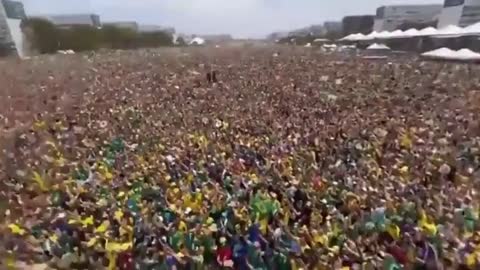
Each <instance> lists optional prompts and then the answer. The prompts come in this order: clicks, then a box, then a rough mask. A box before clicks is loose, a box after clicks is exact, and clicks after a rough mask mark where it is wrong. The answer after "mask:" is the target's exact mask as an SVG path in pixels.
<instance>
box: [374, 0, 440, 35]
mask: <svg viewBox="0 0 480 270" xmlns="http://www.w3.org/2000/svg"><path fill="white" fill-rule="evenodd" d="M441 12H442V5H398V6H382V7H379V8H377V12H376V16H375V22H374V26H373V30H374V31H377V32H381V31H393V30H396V29H398V27H399V26H401V25H402V24H405V23H411V24H423V23H429V22H432V21H435V20H437V19H438V17H439V15H440V13H441Z"/></svg>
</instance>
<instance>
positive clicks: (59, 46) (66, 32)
mask: <svg viewBox="0 0 480 270" xmlns="http://www.w3.org/2000/svg"><path fill="white" fill-rule="evenodd" d="M22 29H23V31H24V33H25V37H26V39H27V42H28V44H29V45H30V46H31V49H32V50H35V51H37V52H39V53H42V54H43V53H54V52H56V51H58V50H74V51H91V50H97V49H100V48H111V49H136V48H152V47H160V46H171V45H173V37H172V35H170V34H169V33H166V32H162V31H157V32H148V33H141V32H136V31H134V30H132V29H126V28H118V27H114V26H104V27H102V28H95V27H92V26H71V27H64V28H63V27H62V28H59V27H56V26H55V25H53V24H52V23H51V22H49V21H47V20H43V19H27V20H24V21H23V22H22Z"/></svg>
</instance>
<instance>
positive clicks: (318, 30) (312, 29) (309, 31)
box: [288, 24, 325, 36]
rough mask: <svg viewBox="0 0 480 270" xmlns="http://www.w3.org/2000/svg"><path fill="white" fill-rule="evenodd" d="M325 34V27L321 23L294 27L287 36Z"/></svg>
mask: <svg viewBox="0 0 480 270" xmlns="http://www.w3.org/2000/svg"><path fill="white" fill-rule="evenodd" d="M324 34H325V28H324V27H323V25H321V24H317V25H310V26H308V27H305V28H300V29H296V30H293V31H290V32H289V33H288V35H289V36H308V35H312V36H321V35H324Z"/></svg>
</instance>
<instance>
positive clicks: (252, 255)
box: [248, 245, 267, 270]
mask: <svg viewBox="0 0 480 270" xmlns="http://www.w3.org/2000/svg"><path fill="white" fill-rule="evenodd" d="M248 262H249V263H250V264H251V265H252V266H253V268H254V269H262V270H263V269H265V270H266V269H267V264H266V263H265V261H264V260H263V258H262V255H261V254H260V252H259V251H257V249H256V248H255V246H252V245H249V246H248Z"/></svg>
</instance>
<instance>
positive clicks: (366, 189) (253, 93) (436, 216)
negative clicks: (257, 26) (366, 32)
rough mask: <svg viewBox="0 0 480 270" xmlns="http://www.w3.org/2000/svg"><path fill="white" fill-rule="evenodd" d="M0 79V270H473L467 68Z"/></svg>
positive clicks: (318, 61) (168, 60) (479, 168)
mask: <svg viewBox="0 0 480 270" xmlns="http://www.w3.org/2000/svg"><path fill="white" fill-rule="evenodd" d="M0 66H2V67H1V68H0V85H1V87H0V88H1V89H0V91H2V95H1V96H2V100H1V101H0V102H1V106H0V107H1V108H0V128H1V129H2V131H1V133H2V134H0V138H1V141H0V146H1V148H2V155H1V158H2V159H1V160H0V176H1V179H2V180H1V182H0V243H1V245H0V259H1V262H0V268H1V269H5V268H6V269H132V270H133V269H278V270H287V269H304V270H307V269H315V270H316V269H318V270H321V269H389V270H393V269H472V270H473V269H480V221H479V211H480V205H479V204H480V200H479V199H480V196H479V193H478V191H479V190H478V189H479V188H480V185H479V183H480V182H479V180H480V178H479V177H480V156H479V154H480V140H479V135H480V126H479V123H480V122H479V121H478V117H477V116H478V113H479V110H480V106H479V105H480V92H479V91H480V77H479V76H478V74H480V68H479V67H478V66H474V65H466V64H457V63H443V62H423V61H421V60H420V59H414V58H408V59H401V58H398V57H392V58H390V59H387V60H379V61H369V60H365V59H361V58H356V57H352V56H348V57H347V56H342V55H335V54H332V55H323V54H321V53H319V52H316V50H315V49H306V48H281V47H279V48H273V47H263V48H257V47H245V48H216V49H209V48H190V49H163V50H154V51H129V52H127V51H124V52H103V53H99V54H97V55H83V54H77V55H65V56H47V57H39V58H34V59H30V60H26V61H23V62H14V61H7V62H3V63H0ZM7 67H8V68H7Z"/></svg>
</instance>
